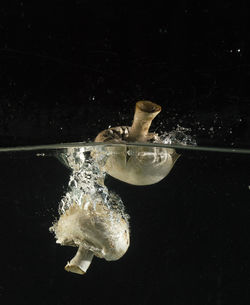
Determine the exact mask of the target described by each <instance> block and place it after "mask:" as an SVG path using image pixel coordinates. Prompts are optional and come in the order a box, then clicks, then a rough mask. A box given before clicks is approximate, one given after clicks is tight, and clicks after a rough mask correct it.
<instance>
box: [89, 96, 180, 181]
mask: <svg viewBox="0 0 250 305" xmlns="http://www.w3.org/2000/svg"><path fill="white" fill-rule="evenodd" d="M160 111H161V106H159V105H157V104H155V103H152V102H150V101H138V102H137V103H136V107H135V113H134V119H133V124H132V126H131V127H128V126H118V127H111V128H109V129H105V130H103V131H101V132H100V133H99V134H98V135H97V137H96V138H95V142H103V143H112V144H118V143H119V144H124V145H119V146H115V145H113V146H112V145H110V146H108V145H107V146H106V147H104V148H102V152H100V150H99V148H98V147H97V148H96V149H95V151H94V152H93V153H92V157H94V158H96V159H97V160H100V153H102V154H103V150H105V151H106V160H105V162H103V160H102V162H99V163H100V167H102V170H103V171H105V172H106V173H108V174H109V175H110V176H112V177H114V178H116V179H119V180H121V181H123V182H126V183H129V184H134V185H150V184H154V183H157V182H159V181H161V180H162V179H163V178H165V177H166V176H167V175H168V173H169V172H170V170H171V169H172V167H173V166H174V163H175V161H176V160H177V159H178V157H179V156H180V155H179V154H177V153H176V151H175V150H174V149H172V148H165V147H152V146H140V145H139V146H132V145H129V143H132V142H139V143H146V142H152V141H157V143H159V137H158V134H157V133H151V132H149V128H150V126H151V123H152V121H153V119H154V118H155V117H156V116H157V115H158V114H159V112H160ZM98 150H99V151H98Z"/></svg>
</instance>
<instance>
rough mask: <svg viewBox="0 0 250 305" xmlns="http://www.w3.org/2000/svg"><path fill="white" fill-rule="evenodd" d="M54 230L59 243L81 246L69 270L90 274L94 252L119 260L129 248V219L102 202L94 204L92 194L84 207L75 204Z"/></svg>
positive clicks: (109, 259) (86, 197) (85, 200)
mask: <svg viewBox="0 0 250 305" xmlns="http://www.w3.org/2000/svg"><path fill="white" fill-rule="evenodd" d="M52 231H54V232H55V235H56V238H57V243H59V244H61V245H65V246H76V247H78V251H77V253H76V255H75V257H74V258H73V259H72V260H71V261H70V262H68V263H67V265H66V266H65V270H67V271H69V272H74V273H78V274H84V273H86V271H87V269H88V267H89V265H90V264H91V261H92V258H93V256H94V255H95V256H97V257H100V258H105V259H106V260H107V261H112V260H117V259H119V258H120V257H122V256H123V255H124V254H125V252H126V251H127V249H128V247H129V227H128V221H127V220H126V219H124V218H123V216H122V215H121V214H120V213H119V211H116V210H114V209H110V208H108V207H107V206H106V205H104V204H103V203H102V202H98V203H96V204H95V205H93V204H91V203H90V202H89V200H88V196H85V197H84V201H83V203H82V205H81V206H80V205H78V204H75V203H74V204H72V205H71V207H70V208H69V209H68V210H67V211H66V212H65V213H64V214H62V215H61V216H60V218H59V220H58V222H57V223H55V224H54V226H53V227H52Z"/></svg>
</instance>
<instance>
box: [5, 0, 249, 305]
mask: <svg viewBox="0 0 250 305" xmlns="http://www.w3.org/2000/svg"><path fill="white" fill-rule="evenodd" d="M249 40H250V35H249V10H248V3H247V1H224V0H222V1H217V2H212V1H172V2H166V1H154V2H151V3H145V2H144V1H134V2H128V1H105V0H103V1H96V0H93V1H81V0H79V1H73V0H72V1H50V2H48V3H47V2H45V1H1V4H0V117H1V120H0V139H1V146H3V147H4V146H16V145H28V144H47V143H58V142H71V141H86V140H91V139H93V138H94V137H95V135H96V134H97V133H98V132H99V131H100V130H102V129H104V128H107V127H108V126H109V125H112V126H114V125H123V124H125V125H126V124H127V125H130V123H131V120H132V115H133V108H134V104H135V102H136V101H137V100H138V99H150V100H152V101H154V102H156V103H158V104H160V105H162V108H163V110H162V112H161V113H160V115H159V116H158V118H157V119H156V120H155V122H154V123H153V128H157V127H158V126H159V125H160V123H161V125H160V130H162V131H165V130H171V129H172V128H175V127H176V126H177V124H179V125H181V126H184V127H189V128H191V129H192V132H191V133H192V134H193V135H194V136H195V137H196V139H197V142H198V144H199V145H210V146H212V145H215V146H226V147H249V141H248V138H249V136H248V135H249V129H250V127H249V126H250V116H249V108H250V102H249V100H250V91H249V90H250V86H249V80H250V65H249V64H250V48H249V47H250V41H249ZM211 127H213V132H211ZM0 161H1V162H0V164H1V170H2V173H3V178H2V179H1V185H0V187H1V207H2V212H1V213H0V225H1V227H0V230H1V235H0V237H1V256H0V257H1V269H0V270H1V271H0V280H1V282H0V301H1V303H3V304H10V305H16V304H17V305H23V304H39V305H40V304H58V305H59V304H60V305H64V304H67V305H74V304H89V305H90V304H99V303H103V304H169V305H200V304H202V305H204V304H218V305H220V304H225V305H227V304H234V305H235V304H248V303H249V301H250V296H249V291H250V270H249V266H250V265H249V254H250V253H249V246H250V245H249V232H250V228H249V216H250V215H249V214H250V209H249V205H248V204H249V202H250V201H249V189H248V185H249V184H250V182H249V177H248V176H247V174H248V172H247V169H248V168H249V157H247V155H241V156H237V155H229V154H218V153H206V152H204V153H201V152H190V153H188V152H186V153H183V156H182V158H180V160H178V162H177V163H176V166H175V168H174V170H173V171H172V172H171V174H170V175H169V177H167V178H166V179H165V180H163V181H162V182H160V183H159V184H157V185H153V186H151V187H139V188H138V187H134V186H130V187H128V186H127V185H126V184H123V183H121V182H119V181H115V180H114V179H112V178H111V177H109V178H108V179H107V184H108V185H109V186H110V188H111V189H113V190H115V191H116V192H118V193H119V194H120V195H121V197H122V199H123V201H124V202H125V204H126V207H127V211H128V213H129V214H130V215H131V221H130V222H131V246H130V248H129V250H128V252H127V254H126V255H125V256H124V257H123V258H122V259H121V260H119V261H117V262H111V263H107V262H106V261H104V260H100V259H94V261H93V264H92V265H91V267H90V269H89V271H88V273H87V274H86V276H84V277H79V276H77V275H74V274H69V273H67V272H65V271H64V270H63V266H64V265H65V263H66V261H67V260H69V259H70V258H71V257H72V256H73V255H74V251H75V249H71V248H69V247H60V246H58V245H56V244H55V240H54V238H53V236H52V235H51V234H50V233H49V232H48V228H49V227H50V225H51V223H52V221H53V220H54V219H55V217H57V206H58V202H59V201H60V198H61V196H62V195H63V194H64V192H65V191H66V189H67V183H68V178H69V171H68V170H67V169H66V168H65V167H64V166H63V165H62V164H61V163H60V162H59V161H58V160H57V159H55V158H53V157H47V158H37V157H36V156H35V155H34V153H12V154H8V155H3V154H1V160H0Z"/></svg>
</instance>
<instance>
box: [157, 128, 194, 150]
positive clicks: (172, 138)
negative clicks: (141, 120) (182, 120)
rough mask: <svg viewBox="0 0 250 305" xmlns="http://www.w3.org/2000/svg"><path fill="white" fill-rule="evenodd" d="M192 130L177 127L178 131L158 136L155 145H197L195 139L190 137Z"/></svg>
mask: <svg viewBox="0 0 250 305" xmlns="http://www.w3.org/2000/svg"><path fill="white" fill-rule="evenodd" d="M191 131H192V130H191V128H185V127H182V126H180V125H177V127H176V129H174V130H172V131H170V132H164V133H162V134H161V135H159V136H158V138H157V139H156V141H154V142H155V143H161V144H170V145H171V144H173V145H174V144H178V145H197V143H196V140H195V138H194V137H193V136H192V135H190V133H191Z"/></svg>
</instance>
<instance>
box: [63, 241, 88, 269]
mask: <svg viewBox="0 0 250 305" xmlns="http://www.w3.org/2000/svg"><path fill="white" fill-rule="evenodd" d="M93 256H94V253H93V252H92V251H90V250H87V249H85V248H84V247H83V246H79V248H78V250H77V252H76V255H75V256H74V257H73V258H72V260H71V261H70V262H68V263H67V265H66V266H65V270H66V271H68V272H73V273H78V274H85V273H86V272H87V270H88V268H89V265H90V264H91V261H92V258H93Z"/></svg>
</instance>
